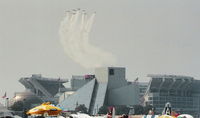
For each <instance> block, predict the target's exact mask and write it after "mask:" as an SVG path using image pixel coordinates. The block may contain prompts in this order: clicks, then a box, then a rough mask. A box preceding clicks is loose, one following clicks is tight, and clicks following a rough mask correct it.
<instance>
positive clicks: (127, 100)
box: [108, 84, 139, 105]
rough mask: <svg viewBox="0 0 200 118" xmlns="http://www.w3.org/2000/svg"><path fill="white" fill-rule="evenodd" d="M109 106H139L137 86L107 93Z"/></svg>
mask: <svg viewBox="0 0 200 118" xmlns="http://www.w3.org/2000/svg"><path fill="white" fill-rule="evenodd" d="M108 93H109V94H108V103H109V105H136V104H139V89H138V86H137V85H134V84H130V85H128V86H124V87H121V88H118V89H113V90H110V91H109V92H108Z"/></svg>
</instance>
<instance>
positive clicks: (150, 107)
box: [144, 105, 155, 114]
mask: <svg viewBox="0 0 200 118" xmlns="http://www.w3.org/2000/svg"><path fill="white" fill-rule="evenodd" d="M150 110H153V111H154V112H155V108H154V107H153V106H152V105H147V106H145V107H144V114H148V113H149V111H150Z"/></svg>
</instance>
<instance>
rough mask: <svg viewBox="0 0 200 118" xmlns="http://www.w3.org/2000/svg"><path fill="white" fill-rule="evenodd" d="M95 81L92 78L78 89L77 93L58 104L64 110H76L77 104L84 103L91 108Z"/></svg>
mask: <svg viewBox="0 0 200 118" xmlns="http://www.w3.org/2000/svg"><path fill="white" fill-rule="evenodd" d="M95 81H96V80H95V79H93V80H91V81H90V82H89V83H87V84H86V85H84V86H83V87H81V88H80V89H78V90H77V91H76V93H74V94H73V95H71V96H69V97H68V98H67V99H65V100H64V101H63V102H61V103H59V104H58V106H59V107H60V108H62V109H63V110H64V111H69V110H74V109H75V108H76V106H77V104H78V105H80V104H84V105H85V106H86V107H87V108H88V109H89V105H90V101H91V97H92V92H93V89H94V85H95Z"/></svg>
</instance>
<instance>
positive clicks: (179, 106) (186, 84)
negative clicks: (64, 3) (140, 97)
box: [143, 75, 200, 116]
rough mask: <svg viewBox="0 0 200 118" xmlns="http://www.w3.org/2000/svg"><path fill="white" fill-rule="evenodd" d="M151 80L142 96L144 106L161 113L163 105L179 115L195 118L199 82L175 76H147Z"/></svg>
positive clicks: (199, 105)
mask: <svg viewBox="0 0 200 118" xmlns="http://www.w3.org/2000/svg"><path fill="white" fill-rule="evenodd" d="M148 77H150V78H151V80H150V82H149V85H148V89H147V91H146V93H145V95H144V101H143V104H144V105H148V104H149V105H153V106H154V107H155V108H156V111H157V112H158V113H162V110H163V108H164V106H165V103H167V102H170V103H171V104H172V109H173V110H175V111H180V112H181V113H188V114H191V115H193V116H197V115H199V113H200V80H195V79H194V78H193V77H188V76H176V75H148Z"/></svg>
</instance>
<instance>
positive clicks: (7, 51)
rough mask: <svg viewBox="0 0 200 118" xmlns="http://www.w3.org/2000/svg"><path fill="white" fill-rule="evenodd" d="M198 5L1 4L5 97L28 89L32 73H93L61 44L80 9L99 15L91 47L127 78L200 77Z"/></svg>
mask: <svg viewBox="0 0 200 118" xmlns="http://www.w3.org/2000/svg"><path fill="white" fill-rule="evenodd" d="M199 6H200V1H199V0H1V1H0V87H1V89H0V96H1V95H2V96H3V94H4V93H5V92H7V95H8V97H12V96H14V94H13V93H14V92H22V91H24V87H23V85H22V84H20V83H19V82H18V80H19V79H20V78H21V77H30V76H31V75H32V74H42V75H43V76H45V77H51V78H58V77H61V78H66V79H70V78H71V76H72V75H84V74H94V69H93V68H90V69H86V68H84V67H82V66H81V65H80V64H78V63H76V62H75V61H73V60H72V59H71V58H69V57H68V55H66V54H65V52H64V49H63V47H62V45H61V43H60V37H59V33H58V32H59V27H60V22H61V21H62V19H63V18H64V14H65V11H66V10H72V9H77V8H80V9H84V10H86V12H87V13H93V12H96V16H95V19H94V24H93V27H92V30H91V33H90V43H91V44H92V45H94V46H96V47H98V48H100V49H102V50H105V51H106V52H109V53H112V54H113V55H114V56H115V57H116V60H117V61H116V64H115V65H113V66H117V67H126V78H127V79H128V80H132V81H133V80H134V79H135V78H137V77H139V80H140V81H147V79H146V75H147V74H175V75H187V76H192V77H194V78H195V79H200V72H199V70H200V62H199V60H200V53H199V50H200V46H199V44H200V40H199V39H200V7H199ZM99 58H103V57H99ZM97 61H98V60H97Z"/></svg>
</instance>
